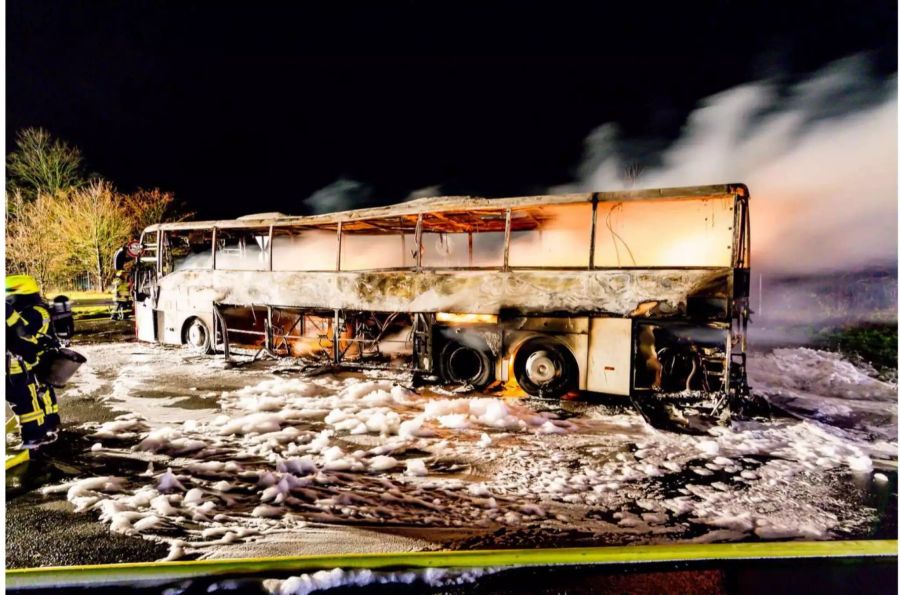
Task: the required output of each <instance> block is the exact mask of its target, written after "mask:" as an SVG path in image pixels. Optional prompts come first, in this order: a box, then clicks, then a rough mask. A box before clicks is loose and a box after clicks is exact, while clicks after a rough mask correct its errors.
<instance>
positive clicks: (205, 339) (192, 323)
mask: <svg viewBox="0 0 900 595" xmlns="http://www.w3.org/2000/svg"><path fill="white" fill-rule="evenodd" d="M183 341H184V344H185V345H187V346H188V347H189V348H190V349H191V350H192V351H196V352H197V353H212V351H213V347H212V335H211V334H210V332H209V327H208V326H206V323H205V322H203V321H202V320H201V319H199V318H192V319H191V320H189V321H188V322H187V324H185V329H184V333H183Z"/></svg>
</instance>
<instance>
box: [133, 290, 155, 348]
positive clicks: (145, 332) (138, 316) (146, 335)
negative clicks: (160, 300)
mask: <svg viewBox="0 0 900 595" xmlns="http://www.w3.org/2000/svg"><path fill="white" fill-rule="evenodd" d="M134 317H135V324H136V325H137V338H138V340H139V341H149V342H151V343H153V342H156V314H155V313H154V312H153V300H151V299H150V298H147V299H144V300H141V301H139V302H135V304H134Z"/></svg>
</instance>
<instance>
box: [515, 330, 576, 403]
mask: <svg viewBox="0 0 900 595" xmlns="http://www.w3.org/2000/svg"><path fill="white" fill-rule="evenodd" d="M513 372H514V373H515V376H516V382H518V383H519V386H521V387H522V390H524V391H525V392H526V393H528V394H529V395H531V396H533V397H540V398H543V399H558V398H560V397H562V396H563V395H565V394H566V393H567V392H569V391H571V390H577V389H578V363H577V362H576V361H575V357H574V356H573V355H572V352H571V351H569V349H568V348H567V347H565V346H564V345H562V344H561V343H559V342H557V341H554V340H552V339H545V338H536V339H529V340H528V341H526V342H525V343H524V344H523V345H522V346H521V347H519V349H518V350H517V351H516V355H515V359H514V360H513Z"/></svg>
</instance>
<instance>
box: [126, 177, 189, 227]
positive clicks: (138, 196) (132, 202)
mask: <svg viewBox="0 0 900 595" xmlns="http://www.w3.org/2000/svg"><path fill="white" fill-rule="evenodd" d="M122 198H123V201H124V206H125V209H126V211H127V212H128V216H129V218H130V219H131V232H132V235H133V236H134V237H137V236H138V235H139V234H140V233H141V232H142V231H143V230H144V229H145V228H146V227H147V226H148V225H153V224H154V223H161V222H163V221H181V220H183V219H186V218H188V217H190V216H192V215H193V214H194V213H191V212H183V211H181V210H180V209H179V208H178V206H177V205H176V204H175V195H174V194H172V193H171V192H163V191H162V190H160V189H159V188H154V189H152V190H144V189H143V188H141V189H138V190H137V191H136V192H132V193H131V194H127V195H125V196H123V197H122Z"/></svg>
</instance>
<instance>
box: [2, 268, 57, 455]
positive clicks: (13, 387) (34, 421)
mask: <svg viewBox="0 0 900 595" xmlns="http://www.w3.org/2000/svg"><path fill="white" fill-rule="evenodd" d="M56 346H58V341H57V340H56V338H55V336H54V334H53V327H52V325H51V320H50V312H49V310H48V308H47V305H46V304H44V303H43V301H42V300H41V297H40V291H39V289H38V286H37V283H36V282H35V281H34V279H33V278H32V277H30V276H28V275H11V276H9V277H7V278H6V349H7V352H6V395H7V396H6V398H7V400H8V401H9V402H10V405H11V406H12V409H13V412H14V413H15V414H16V417H17V418H18V421H19V426H20V427H21V429H22V446H23V447H25V448H36V447H38V446H40V445H41V444H46V443H48V442H52V441H53V440H55V439H56V429H57V428H58V427H59V423H60V419H59V406H58V405H57V403H56V393H55V391H54V390H53V387H52V386H50V385H45V384H43V383H41V382H40V381H39V380H38V379H37V378H36V376H35V368H36V367H37V366H38V365H39V364H40V363H41V357H42V356H44V355H45V354H46V352H47V350H48V349H52V348H55V347H56Z"/></svg>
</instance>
